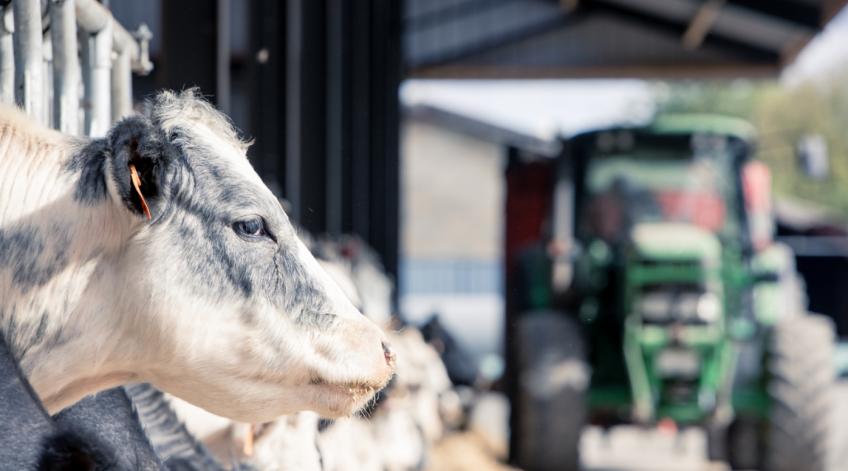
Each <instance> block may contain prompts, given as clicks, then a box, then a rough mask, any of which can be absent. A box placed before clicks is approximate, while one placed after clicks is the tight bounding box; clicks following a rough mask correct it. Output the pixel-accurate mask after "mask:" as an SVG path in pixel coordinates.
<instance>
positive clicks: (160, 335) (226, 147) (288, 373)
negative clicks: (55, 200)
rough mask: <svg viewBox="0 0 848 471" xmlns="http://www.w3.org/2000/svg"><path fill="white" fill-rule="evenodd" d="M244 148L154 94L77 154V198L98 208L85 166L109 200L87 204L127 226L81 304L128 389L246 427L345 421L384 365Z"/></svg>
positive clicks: (200, 107) (218, 120)
mask: <svg viewBox="0 0 848 471" xmlns="http://www.w3.org/2000/svg"><path fill="white" fill-rule="evenodd" d="M246 148H247V145H246V144H245V143H244V142H242V141H241V140H239V139H238V138H237V135H236V133H235V131H234V130H233V128H232V127H231V125H230V123H229V121H228V120H227V119H226V118H225V117H224V116H222V115H221V114H220V113H218V112H217V111H215V110H214V109H213V108H212V107H211V106H210V105H209V104H208V103H206V102H205V101H203V100H200V99H198V98H196V97H195V96H194V94H193V92H191V91H188V92H182V93H180V94H174V93H170V92H164V93H161V94H159V95H158V96H157V97H156V98H155V99H153V100H152V101H151V102H150V103H148V106H147V109H146V111H145V112H144V113H143V114H141V115H139V116H134V117H130V118H127V119H124V120H123V121H121V122H120V123H118V124H117V125H116V126H115V127H114V128H113V129H112V130H111V131H110V132H109V134H108V136H107V138H106V140H105V141H94V142H93V143H91V144H89V145H88V146H87V147H86V148H85V149H83V150H82V151H81V153H80V155H79V156H77V158H76V159H77V160H78V161H79V162H80V163H79V164H78V166H79V167H80V168H82V170H81V175H83V178H81V179H80V182H79V185H80V187H79V188H78V189H77V195H78V196H79V197H80V198H81V199H82V200H85V199H86V198H89V199H96V196H97V195H98V191H97V189H96V188H85V187H84V185H86V184H92V185H96V184H97V183H96V179H86V178H85V174H86V171H87V170H86V168H87V166H100V165H102V169H103V172H104V173H105V174H106V191H105V192H100V193H103V195H101V197H102V199H106V200H108V201H106V202H105V203H103V202H101V203H97V204H114V205H117V207H120V209H121V211H120V212H119V213H122V214H124V215H125V216H122V217H125V218H126V219H127V221H128V223H127V228H128V229H126V231H127V237H126V242H125V243H124V244H123V245H122V246H121V247H120V250H118V251H116V254H115V255H114V259H113V260H112V262H111V263H109V264H101V266H100V268H99V269H98V271H97V272H96V274H95V277H94V279H93V281H92V282H91V285H90V286H89V293H90V294H92V295H96V298H97V299H98V300H99V301H98V302H99V303H100V304H102V306H101V308H102V310H103V312H115V313H120V315H117V316H112V317H113V318H112V319H109V320H104V321H103V322H106V323H112V324H110V325H108V326H106V327H105V329H108V330H109V332H110V333H111V335H118V336H119V338H120V339H121V341H122V342H125V348H126V351H127V353H126V356H127V357H128V358H130V357H132V358H130V359H129V360H127V361H128V362H135V358H139V359H140V360H139V361H138V362H136V363H139V364H137V365H134V366H133V367H137V368H139V369H140V370H141V372H142V373H141V374H140V375H139V377H138V378H137V379H140V380H146V381H150V382H152V383H154V384H155V385H156V386H158V387H159V388H161V389H163V390H165V391H168V392H170V393H172V394H174V395H176V396H178V397H181V398H183V399H185V400H187V401H189V402H191V403H194V404H196V405H199V406H201V407H203V408H205V409H208V410H209V411H211V412H213V413H216V414H219V415H223V416H226V417H229V418H233V419H236V420H240V421H244V422H260V421H266V420H269V419H271V418H273V417H276V416H279V415H281V414H289V413H293V412H296V411H299V410H305V409H308V410H314V411H316V412H318V413H319V414H322V415H325V416H342V415H348V414H350V413H352V412H354V411H355V410H357V409H359V408H360V407H361V406H362V405H363V404H364V403H365V402H367V401H368V400H369V399H370V398H371V397H372V396H373V394H374V392H376V391H377V390H379V389H380V388H382V387H383V386H384V385H385V384H386V382H387V381H388V380H389V378H390V376H391V375H392V371H393V367H394V365H393V363H394V358H393V354H392V353H391V352H390V350H389V348H388V346H387V344H386V341H385V337H384V335H383V333H382V332H381V330H380V329H379V328H377V327H376V326H375V325H374V324H373V323H372V322H370V321H369V320H367V319H366V318H365V317H364V316H362V315H361V314H360V313H359V312H358V311H357V309H356V308H355V307H354V306H353V305H352V304H351V303H350V302H349V301H348V300H347V299H346V297H345V296H344V295H343V294H342V292H341V290H340V289H339V288H338V286H337V285H336V284H335V283H334V282H333V281H332V280H331V279H330V277H329V276H328V275H327V274H326V273H325V272H324V270H323V269H322V268H321V267H320V266H319V265H318V263H317V262H316V261H315V259H314V258H313V257H312V255H311V254H310V253H309V251H308V250H307V249H306V247H305V246H304V244H303V243H302V242H301V240H300V239H299V238H298V237H297V235H296V234H295V231H294V229H293V227H292V224H291V223H290V222H289V220H288V217H287V216H286V214H285V213H284V211H283V209H282V207H281V206H280V204H279V202H278V201H277V199H276V198H275V196H274V195H273V194H272V193H271V191H270V190H269V189H268V188H267V187H266V186H265V185H264V184H263V183H262V181H261V180H260V178H259V176H258V175H257V174H256V172H255V171H254V170H253V168H252V167H251V165H250V163H249V162H248V160H247V158H246V156H245V152H246ZM98 156H102V158H101V159H100V160H98V158H100V157H98ZM101 161H102V162H101ZM133 168H134V169H135V171H136V173H137V174H138V175H139V182H138V183H139V185H138V189H136V188H135V186H134V184H133V176H132V172H131V169H133ZM87 180H91V181H87ZM92 204H93V203H92ZM148 208H149V217H148V216H147V212H148ZM96 235H97V234H92V236H96Z"/></svg>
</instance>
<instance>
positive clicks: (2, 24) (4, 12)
mask: <svg viewBox="0 0 848 471" xmlns="http://www.w3.org/2000/svg"><path fill="white" fill-rule="evenodd" d="M13 29H14V28H13V27H12V9H11V7H9V6H6V7H0V102H2V103H8V104H12V103H14V102H15V52H14V51H15V48H14V46H13V45H12V30H13Z"/></svg>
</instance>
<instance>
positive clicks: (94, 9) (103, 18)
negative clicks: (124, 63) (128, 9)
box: [75, 0, 153, 74]
mask: <svg viewBox="0 0 848 471" xmlns="http://www.w3.org/2000/svg"><path fill="white" fill-rule="evenodd" d="M75 11H76V14H77V22H78V23H79V26H80V28H81V29H83V30H85V31H87V32H89V33H92V34H96V33H99V32H100V31H102V30H103V29H105V28H110V29H111V33H110V36H112V37H111V38H110V39H111V41H110V43H111V44H112V46H113V47H114V48H115V52H117V53H119V54H120V53H123V52H124V51H127V52H129V54H130V59H131V61H132V69H133V71H134V72H136V73H139V74H147V73H148V72H150V71H151V70H152V69H153V65H152V64H151V63H150V58H149V57H148V56H147V54H146V51H145V50H146V46H145V45H144V44H143V43H142V44H139V41H137V40H136V39H135V38H134V37H133V35H131V34H130V33H129V32H127V30H126V29H124V27H123V26H121V25H120V24H119V23H117V22H116V21H113V20H114V19H113V18H112V13H111V12H110V11H109V9H107V8H106V7H104V6H103V5H101V4H100V3H98V2H97V1H96V0H76V3H75Z"/></svg>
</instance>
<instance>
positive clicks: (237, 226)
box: [233, 217, 269, 238]
mask: <svg viewBox="0 0 848 471" xmlns="http://www.w3.org/2000/svg"><path fill="white" fill-rule="evenodd" d="M233 230H234V231H236V234H238V235H240V236H242V237H249V238H258V237H269V235H268V231H267V230H266V229H265V221H264V220H263V219H262V218H260V217H255V218H250V219H243V220H241V221H236V222H234V223H233Z"/></svg>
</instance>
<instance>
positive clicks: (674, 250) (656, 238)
mask: <svg viewBox="0 0 848 471" xmlns="http://www.w3.org/2000/svg"><path fill="white" fill-rule="evenodd" d="M631 240H632V242H633V245H634V248H635V249H636V252H637V253H638V254H639V256H640V257H641V258H645V259H651V260H666V259H668V260H680V259H699V260H704V261H706V260H715V261H718V260H719V258H720V257H721V243H720V242H719V240H718V237H717V236H716V235H715V234H713V233H711V232H709V231H707V230H705V229H701V228H699V227H697V226H694V225H691V224H684V223H676V222H652V223H640V224H636V226H634V227H633V230H632V233H631Z"/></svg>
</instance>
